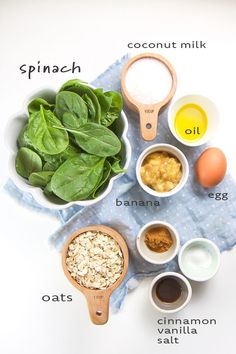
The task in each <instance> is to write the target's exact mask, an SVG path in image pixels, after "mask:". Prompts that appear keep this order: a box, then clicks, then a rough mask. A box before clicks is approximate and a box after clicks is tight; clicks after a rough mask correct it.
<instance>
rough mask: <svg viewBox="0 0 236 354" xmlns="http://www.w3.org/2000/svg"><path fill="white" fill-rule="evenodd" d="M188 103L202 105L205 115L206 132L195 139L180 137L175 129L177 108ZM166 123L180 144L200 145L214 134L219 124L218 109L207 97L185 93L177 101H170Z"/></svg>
mask: <svg viewBox="0 0 236 354" xmlns="http://www.w3.org/2000/svg"><path fill="white" fill-rule="evenodd" d="M188 103H195V104H197V105H199V106H200V107H202V108H203V109H204V111H205V112H206V115H207V121H208V126H207V130H206V133H205V134H204V135H203V137H202V138H201V139H199V140H197V141H186V140H184V139H182V138H181V137H180V136H179V135H178V134H177V133H176V130H175V127H174V121H175V116H176V113H177V112H178V110H179V109H180V108H181V107H182V106H184V105H185V104H188ZM168 124H169V128H170V130H171V132H172V134H173V135H174V137H175V138H176V139H177V140H179V141H180V142H181V143H182V144H184V145H186V146H200V145H203V144H205V143H206V142H208V141H209V140H210V139H211V137H212V136H213V135H214V134H215V132H216V130H217V127H218V124H219V111H218V108H217V107H216V105H215V103H213V102H212V101H211V100H209V98H207V97H204V96H201V95H186V96H183V97H181V98H179V99H178V100H177V101H175V102H172V103H171V105H170V108H169V111H168Z"/></svg>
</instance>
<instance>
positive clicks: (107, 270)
mask: <svg viewBox="0 0 236 354" xmlns="http://www.w3.org/2000/svg"><path fill="white" fill-rule="evenodd" d="M66 265H67V269H68V271H69V272H70V273H71V276H72V278H74V279H75V280H76V281H77V283H78V284H80V285H82V286H84V287H86V288H90V289H106V288H108V287H110V286H111V285H112V284H114V283H115V282H116V281H117V280H118V279H119V277H120V276H121V273H122V271H123V267H124V258H123V254H122V251H121V248H120V246H119V244H118V243H117V241H116V240H114V239H113V238H112V237H111V236H109V235H108V234H105V233H103V232H101V231H87V232H84V233H82V234H80V235H79V236H77V237H76V238H75V239H74V240H73V241H72V242H71V243H70V245H69V247H68V252H67V258H66Z"/></svg>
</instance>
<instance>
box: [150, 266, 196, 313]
mask: <svg viewBox="0 0 236 354" xmlns="http://www.w3.org/2000/svg"><path fill="white" fill-rule="evenodd" d="M149 297H150V301H151V303H152V305H153V306H154V308H155V309H156V310H158V311H160V312H163V313H174V312H178V311H180V310H182V309H183V308H184V307H185V306H186V305H187V304H188V303H189V301H190V299H191V297H192V288H191V285H190V283H189V281H188V279H187V278H185V277H184V276H183V275H181V274H179V273H175V272H164V273H161V274H159V275H158V276H156V277H155V278H154V279H153V281H152V283H151V286H150V290H149Z"/></svg>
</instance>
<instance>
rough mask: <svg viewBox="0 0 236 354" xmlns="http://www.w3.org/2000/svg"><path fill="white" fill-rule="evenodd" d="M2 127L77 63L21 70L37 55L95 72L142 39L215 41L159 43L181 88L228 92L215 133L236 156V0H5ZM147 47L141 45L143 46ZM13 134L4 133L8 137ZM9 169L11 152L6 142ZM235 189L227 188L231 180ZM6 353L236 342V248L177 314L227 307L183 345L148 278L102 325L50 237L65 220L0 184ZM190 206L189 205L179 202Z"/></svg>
mask: <svg viewBox="0 0 236 354" xmlns="http://www.w3.org/2000/svg"><path fill="white" fill-rule="evenodd" d="M0 10H1V11H0V43H1V58H0V61H1V82H0V87H1V92H0V94H1V122H2V124H1V133H3V130H4V125H5V124H6V123H7V121H8V119H9V117H10V116H11V115H13V114H14V113H16V112H17V111H19V110H21V107H22V102H23V101H24V98H25V96H27V95H28V94H29V93H30V92H31V91H33V90H35V89H38V88H39V87H41V86H55V87H59V86H60V85H61V84H62V83H63V82H65V81H66V80H67V79H70V78H71V75H69V74H68V75H66V74H56V75H40V74H35V75H34V76H33V78H32V79H31V80H28V79H27V78H26V77H25V76H23V75H21V74H20V71H19V66H20V65H22V64H24V63H26V64H31V65H34V64H36V62H37V61H38V60H40V61H41V63H42V64H51V65H53V64H55V65H70V64H71V63H72V61H76V62H77V63H78V64H79V65H81V68H82V73H81V78H82V79H85V80H92V79H93V78H95V77H96V75H98V74H99V73H101V72H102V71H103V70H104V69H105V68H106V67H107V66H108V65H109V64H110V63H112V62H113V61H115V60H116V59H117V58H118V57H120V56H122V55H123V54H124V53H126V52H127V43H128V42H131V41H138V42H140V41H145V42H162V41H187V40H189V41H192V40H203V41H207V49H201V50H200V49H198V50H197V49H193V50H180V49H173V50H172V49H166V50H158V51H156V52H159V53H160V54H162V55H164V56H166V57H167V58H168V59H169V60H170V61H171V62H172V64H173V65H174V67H175V69H176V71H177V74H178V79H179V84H178V93H177V95H181V94H183V93H201V94H204V95H207V96H209V97H211V98H212V99H213V100H214V101H216V102H217V104H218V106H219V108H220V110H221V128H220V130H219V134H218V135H217V136H216V137H215V140H214V143H215V144H216V145H217V146H219V147H222V148H223V149H224V151H225V153H226V154H227V158H228V162H229V171H230V173H231V174H232V175H233V176H234V177H236V163H235V129H236V124H235V80H236V74H235V62H236V52H235V35H236V21H235V18H236V2H235V1H227V0H224V1H223V0H222V1H219V0H218V1H187V0H186V1H184V0H182V1H164V0H163V1H154V0H145V1H137V0H136V1H123V0H120V1H119V2H118V1H117V2H116V1H95V0H86V1H72V0H67V1H65V0H64V1H46V0H41V1H27V0H25V1H23V0H22V1H17V0H15V1H14V0H8V1H7V0H1V1H0ZM134 53H138V51H134ZM1 141H3V138H2V140H1ZM1 162H2V168H1V175H2V176H1V177H2V181H4V180H5V179H6V178H7V153H6V150H4V148H3V147H2V154H1ZM225 192H227V191H225ZM1 198H2V200H1V204H0V207H1V257H0V265H1V268H0V269H1V302H0V307H1V308H0V326H1V328H0V352H1V353H2V354H42V353H44V354H68V353H70V354H77V353H81V354H87V353H89V354H95V353H96V354H100V353H103V354H108V353H111V352H112V353H113V354H118V353H135V354H142V353H144V352H147V353H149V354H152V353H156V352H157V353H163V354H165V353H176V354H177V353H181V354H183V353H184V354H185V353H189V352H191V353H192V354H195V353H199V352H202V353H206V352H208V351H210V350H214V353H215V354H221V353H223V352H224V353H226V354H233V353H235V348H234V336H235V330H234V327H235V325H234V314H235V310H236V306H235V294H236V280H235V276H234V269H235V265H236V261H235V255H236V253H235V250H234V251H230V252H226V253H225V254H224V255H223V257H222V266H221V269H220V271H219V273H218V274H217V276H216V277H215V278H214V279H213V280H211V281H210V282H209V283H207V284H203V285H198V286H197V287H195V286H194V296H193V299H192V302H191V304H190V305H189V306H188V307H187V308H186V309H185V310H184V311H183V312H181V313H180V314H179V315H177V317H179V318H209V317H210V318H216V320H217V326H214V327H200V328H199V334H198V335H195V336H190V335H187V336H184V337H183V338H181V340H180V342H181V344H179V345H162V346H160V345H158V344H157V343H156V338H157V323H156V321H157V319H158V317H159V314H158V313H156V312H155V311H154V310H153V309H152V307H151V305H150V304H149V301H148V293H147V292H148V285H149V280H146V281H144V282H143V283H142V285H141V286H140V287H139V288H138V289H137V290H135V291H134V292H133V293H131V294H130V295H129V296H128V297H127V299H126V301H125V304H124V307H123V309H122V311H121V312H120V313H118V314H116V315H111V316H110V321H109V323H108V324H107V325H106V326H102V327H96V326H93V325H92V324H91V323H90V321H89V319H88V313H87V309H86V305H85V301H84V299H83V297H82V295H81V294H80V293H78V292H77V291H76V290H75V289H73V288H72V287H71V285H70V284H69V283H68V281H67V280H66V279H65V277H64V275H63V273H62V269H61V264H60V256H59V255H58V254H57V253H56V252H55V251H53V250H51V249H50V248H49V246H48V244H47V239H48V235H50V234H51V233H52V232H53V231H54V230H55V229H56V228H57V227H58V226H59V223H58V221H57V220H55V219H53V218H51V217H49V216H47V215H41V214H36V213H34V212H31V211H29V210H26V209H24V208H23V207H21V206H20V205H18V204H16V203H15V202H14V201H13V200H12V199H10V198H9V197H8V196H7V195H6V194H4V193H2V196H1ZM180 207H181V206H180ZM61 293H64V294H72V295H73V302H72V303H43V302H42V301H41V296H42V295H44V294H49V295H52V294H61Z"/></svg>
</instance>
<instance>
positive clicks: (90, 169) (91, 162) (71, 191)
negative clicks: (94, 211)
mask: <svg viewBox="0 0 236 354" xmlns="http://www.w3.org/2000/svg"><path fill="white" fill-rule="evenodd" d="M104 161H105V159H104V158H101V157H98V156H94V155H89V154H84V153H81V154H79V155H78V156H76V157H73V158H71V159H69V160H67V161H65V162H64V163H63V164H62V165H61V166H60V167H59V168H58V169H57V170H56V172H55V173H54V175H53V176H52V179H51V187H52V191H53V192H54V194H56V195H57V196H58V197H59V198H61V199H63V200H66V201H68V202H69V201H75V200H84V199H86V198H87V197H88V196H89V195H90V194H91V193H92V191H93V189H94V188H95V186H96V185H97V183H98V181H99V180H100V179H101V176H102V174H103V165H104Z"/></svg>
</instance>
